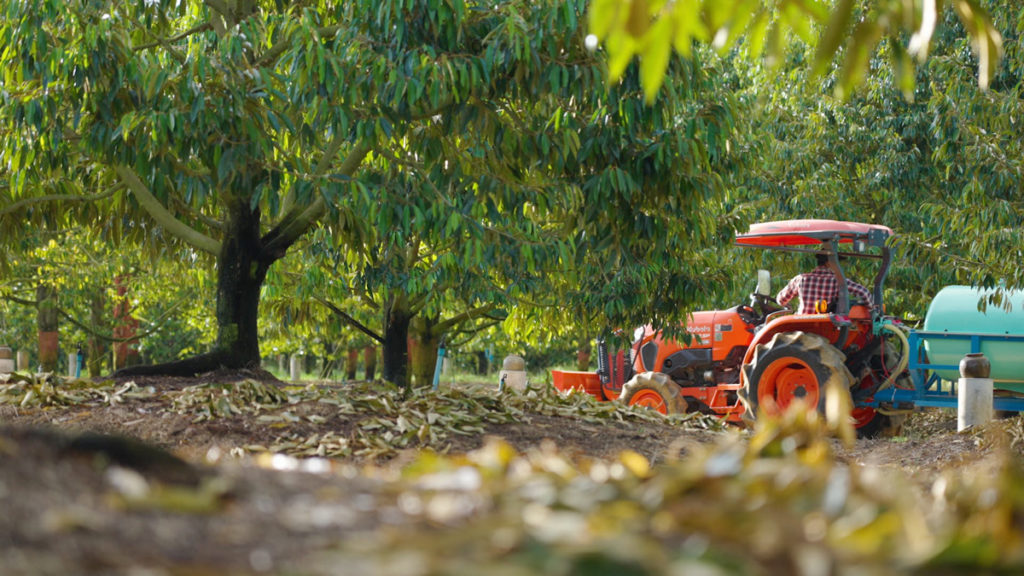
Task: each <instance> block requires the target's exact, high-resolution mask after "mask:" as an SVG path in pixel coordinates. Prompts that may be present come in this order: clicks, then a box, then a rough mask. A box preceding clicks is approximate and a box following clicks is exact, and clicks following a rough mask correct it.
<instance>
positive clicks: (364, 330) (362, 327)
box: [313, 296, 384, 344]
mask: <svg viewBox="0 0 1024 576" xmlns="http://www.w3.org/2000/svg"><path fill="white" fill-rule="evenodd" d="M313 299H315V300H316V301H317V302H319V303H321V304H323V305H324V306H326V307H327V308H328V309H329V310H330V311H331V312H334V313H335V314H337V315H338V316H340V317H341V319H342V320H344V321H345V322H346V323H347V324H348V325H349V326H352V327H353V328H355V329H356V330H359V331H360V332H362V333H363V334H366V335H367V336H369V337H370V338H373V339H374V340H376V341H377V342H380V343H381V344H383V343H384V338H383V337H381V336H380V335H379V334H377V333H376V332H374V331H373V330H370V329H369V328H367V327H366V326H365V325H364V324H363V323H362V322H360V321H358V320H356V319H355V318H353V317H351V316H349V315H348V314H346V313H345V311H344V310H342V309H341V308H338V307H337V306H335V305H334V304H331V303H330V302H328V301H327V300H324V299H323V298H321V297H319V296H313Z"/></svg>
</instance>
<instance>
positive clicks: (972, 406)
mask: <svg viewBox="0 0 1024 576" xmlns="http://www.w3.org/2000/svg"><path fill="white" fill-rule="evenodd" d="M990 373H991V365H990V364H989V361H988V359H987V358H985V356H984V354H980V353H972V354H967V355H966V356H964V359H963V360H961V361H960V380H959V381H958V382H957V389H956V393H957V398H956V400H957V402H956V430H957V432H961V431H963V430H966V429H967V428H970V427H971V426H981V425H982V424H987V423H989V422H991V421H992V417H993V416H994V412H995V409H994V406H993V398H992V396H993V392H992V388H993V382H992V378H990V377H989V374H990Z"/></svg>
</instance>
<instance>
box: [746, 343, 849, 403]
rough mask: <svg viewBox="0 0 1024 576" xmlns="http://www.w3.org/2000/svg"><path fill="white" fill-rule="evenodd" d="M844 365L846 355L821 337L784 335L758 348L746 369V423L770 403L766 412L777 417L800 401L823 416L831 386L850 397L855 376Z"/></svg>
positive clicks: (759, 345)
mask: <svg viewBox="0 0 1024 576" xmlns="http://www.w3.org/2000/svg"><path fill="white" fill-rule="evenodd" d="M845 361H846V355H845V354H843V353H842V352H840V351H839V349H838V348H836V347H835V346H833V345H832V344H831V343H830V342H829V341H828V339H826V338H825V337H823V336H820V335H818V334H811V333H807V332H781V333H779V334H776V335H775V336H773V337H772V339H771V341H769V342H768V343H767V344H758V345H757V347H756V348H755V350H754V357H753V359H752V360H751V362H750V363H749V364H745V365H744V366H743V375H744V376H745V379H746V386H745V388H744V393H743V395H742V398H743V402H744V404H745V405H746V407H747V410H746V412H744V419H745V420H753V418H754V417H755V415H756V414H757V411H758V408H760V407H762V405H763V404H766V403H770V405H765V406H764V409H765V410H766V411H768V412H769V413H777V412H781V411H784V410H785V409H786V407H788V406H789V404H790V403H792V402H794V401H796V400H797V399H800V398H804V399H807V400H806V401H808V402H810V403H812V404H814V405H815V406H816V407H817V409H818V411H819V412H821V413H823V414H824V412H825V391H826V390H828V389H829V388H830V387H831V385H830V382H832V381H833V380H834V381H835V383H836V384H837V385H838V389H841V390H844V391H846V393H847V394H849V390H850V386H851V384H852V383H853V375H852V374H850V370H849V369H847V367H846V365H845V364H844V362H845ZM769 401H770V402H769Z"/></svg>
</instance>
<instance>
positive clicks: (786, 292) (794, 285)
mask: <svg viewBox="0 0 1024 576" xmlns="http://www.w3.org/2000/svg"><path fill="white" fill-rule="evenodd" d="M800 276H801V275H800V274H797V275H796V276H793V279H792V280H790V281H789V284H786V287H785V288H783V289H782V290H781V291H780V292H779V295H778V296H776V297H775V301H776V302H778V303H779V304H781V305H783V306H785V305H786V304H789V302H790V300H792V299H793V298H796V295H797V293H799V291H800V290H799V288H800Z"/></svg>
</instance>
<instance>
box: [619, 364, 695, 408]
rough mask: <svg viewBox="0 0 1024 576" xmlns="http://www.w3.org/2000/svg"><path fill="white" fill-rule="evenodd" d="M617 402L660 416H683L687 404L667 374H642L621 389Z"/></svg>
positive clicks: (676, 385)
mask: <svg viewBox="0 0 1024 576" xmlns="http://www.w3.org/2000/svg"><path fill="white" fill-rule="evenodd" d="M619 401H620V402H622V403H623V404H626V405H627V406H641V407H643V408H650V409H652V410H657V411H658V412H661V413H662V414H666V415H668V414H683V413H685V412H686V408H687V404H686V400H685V399H684V398H683V395H682V392H681V391H680V390H679V385H678V384H676V383H675V382H673V381H672V379H671V378H669V377H668V375H667V374H662V373H661V372H642V373H640V374H637V375H636V376H634V377H633V378H632V379H630V381H629V382H626V384H625V385H624V386H623V387H622V394H621V395H620V396H619Z"/></svg>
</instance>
